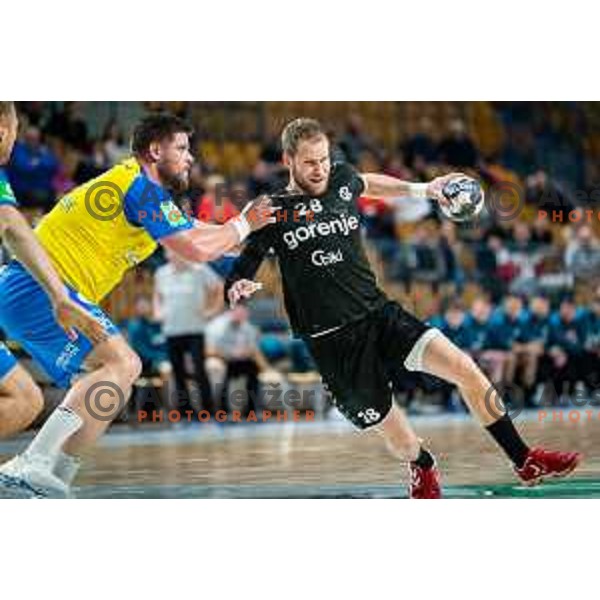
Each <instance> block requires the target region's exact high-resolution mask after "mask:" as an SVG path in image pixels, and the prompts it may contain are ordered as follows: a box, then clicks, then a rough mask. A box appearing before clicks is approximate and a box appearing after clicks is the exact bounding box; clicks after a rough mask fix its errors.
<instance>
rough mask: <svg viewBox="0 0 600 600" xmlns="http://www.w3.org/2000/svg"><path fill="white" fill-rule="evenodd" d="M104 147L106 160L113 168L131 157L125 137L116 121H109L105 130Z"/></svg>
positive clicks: (103, 136) (103, 135)
mask: <svg viewBox="0 0 600 600" xmlns="http://www.w3.org/2000/svg"><path fill="white" fill-rule="evenodd" d="M102 146H103V149H104V154H105V155H106V159H107V160H108V163H109V165H111V166H112V165H115V164H117V163H118V162H121V161H122V160H124V159H125V158H126V157H127V156H128V155H129V148H128V147H127V144H126V143H125V136H124V135H123V132H122V131H121V129H119V125H118V124H117V122H116V121H115V120H111V121H109V122H108V123H107V124H106V127H105V128H104V133H103V134H102Z"/></svg>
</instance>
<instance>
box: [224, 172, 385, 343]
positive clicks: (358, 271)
mask: <svg viewBox="0 0 600 600" xmlns="http://www.w3.org/2000/svg"><path fill="white" fill-rule="evenodd" d="M363 191H364V183H363V180H362V178H361V177H360V176H359V175H358V173H357V172H356V171H355V170H354V169H353V168H352V167H351V166H350V165H348V164H337V165H334V166H333V167H332V171H331V174H330V180H329V185H328V188H327V191H326V192H325V193H324V194H323V195H322V196H319V197H311V196H304V195H295V196H290V197H287V198H285V197H282V199H281V200H280V199H276V200H274V202H273V203H274V205H276V206H282V209H281V211H279V213H278V222H277V224H275V225H270V226H267V227H265V228H264V229H261V230H259V231H257V232H255V233H253V234H252V235H251V236H250V237H249V238H248V242H247V244H246V247H245V249H244V251H243V252H242V254H241V256H240V257H239V259H238V260H237V261H236V263H235V265H234V267H233V270H232V272H231V274H230V276H229V277H228V281H227V285H226V290H228V289H229V288H230V287H231V285H232V284H233V282H234V281H237V280H239V279H252V278H253V277H254V275H255V273H256V271H257V270H258V267H259V266H260V263H261V262H262V260H263V258H264V256H265V255H266V254H267V253H268V252H269V250H271V249H272V250H273V251H274V252H275V254H276V256H277V258H278V261H279V269H280V271H281V277H282V281H283V292H284V297H285V306H286V310H287V313H288V316H289V319H290V323H291V325H292V329H293V330H294V332H295V333H296V334H297V335H301V336H307V335H308V336H312V335H314V334H318V333H323V332H326V331H328V330H330V329H334V328H337V327H340V326H343V325H346V324H347V323H350V322H352V321H357V320H359V319H361V318H363V317H364V316H366V315H367V314H369V313H370V312H371V311H373V310H376V309H377V308H380V307H381V306H382V305H383V304H385V302H386V297H385V295H384V294H383V292H382V291H381V290H380V289H379V288H378V287H377V282H376V278H375V274H374V273H373V271H372V269H371V267H370V265H369V262H368V260H367V257H366V255H365V251H364V248H363V245H362V240H361V231H360V224H359V213H358V206H357V200H358V198H359V197H360V195H361V194H362V193H363Z"/></svg>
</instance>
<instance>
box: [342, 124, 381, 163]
mask: <svg viewBox="0 0 600 600" xmlns="http://www.w3.org/2000/svg"><path fill="white" fill-rule="evenodd" d="M338 146H339V148H340V150H342V152H343V153H344V156H345V157H346V160H347V161H348V162H351V163H352V164H353V165H357V164H358V163H359V161H360V159H361V155H362V154H363V153H364V152H370V153H372V154H374V155H375V156H376V157H377V159H378V160H381V159H382V152H381V149H380V147H379V146H378V145H377V144H376V143H375V141H374V140H373V139H372V138H371V137H370V136H369V135H368V134H367V133H366V132H365V129H364V125H363V121H362V118H361V117H360V115H357V114H354V115H350V118H349V119H348V122H347V124H346V130H345V131H344V134H343V135H342V136H341V137H340V140H339V142H338Z"/></svg>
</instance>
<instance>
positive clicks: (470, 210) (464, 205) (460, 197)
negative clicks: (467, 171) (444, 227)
mask: <svg viewBox="0 0 600 600" xmlns="http://www.w3.org/2000/svg"><path fill="white" fill-rule="evenodd" d="M442 194H443V195H444V197H445V198H446V199H447V200H448V204H447V205H446V206H443V205H442V204H440V205H439V206H440V210H441V211H442V212H443V213H444V215H445V216H446V217H448V218H449V219H451V220H452V221H459V222H460V221H470V220H471V219H474V218H475V217H476V216H477V215H478V214H479V213H480V212H481V209H482V208H483V202H484V199H485V195H484V193H483V189H482V188H481V185H480V184H479V182H478V181H477V180H475V179H473V178H472V177H466V176H462V177H455V178H453V179H451V180H450V181H449V182H448V183H447V184H446V185H445V186H444V189H443V190H442Z"/></svg>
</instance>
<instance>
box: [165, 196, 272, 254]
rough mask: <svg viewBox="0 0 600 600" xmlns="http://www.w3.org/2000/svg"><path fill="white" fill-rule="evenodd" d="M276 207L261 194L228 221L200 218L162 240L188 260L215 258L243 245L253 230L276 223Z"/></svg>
mask: <svg viewBox="0 0 600 600" xmlns="http://www.w3.org/2000/svg"><path fill="white" fill-rule="evenodd" d="M276 210H277V209H276V208H275V207H273V206H272V204H271V200H270V199H269V198H267V197H266V196H261V197H260V198H257V199H256V200H253V201H252V202H249V203H248V206H247V207H246V208H245V209H244V211H243V213H242V214H241V215H239V216H237V217H234V218H233V219H230V220H229V221H227V223H225V224H224V225H213V224H210V223H203V222H201V221H196V222H195V225H194V227H193V228H192V229H188V230H186V231H183V232H181V233H177V234H175V235H171V236H169V237H167V238H164V239H163V240H162V241H161V243H162V244H163V245H164V246H166V247H168V248H169V249H170V250H172V251H173V252H175V253H176V254H178V255H179V256H181V257H182V258H184V259H186V260H190V261H193V262H207V261H211V260H215V259H217V258H219V257H220V256H222V255H223V254H225V253H226V252H229V251H230V250H233V249H234V248H236V247H237V246H239V245H240V244H241V243H242V242H244V240H245V239H246V238H247V236H248V235H250V234H251V233H252V232H253V231H258V230H260V229H263V228H264V227H266V226H267V225H272V224H273V223H275V222H276V217H275V211H276Z"/></svg>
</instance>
